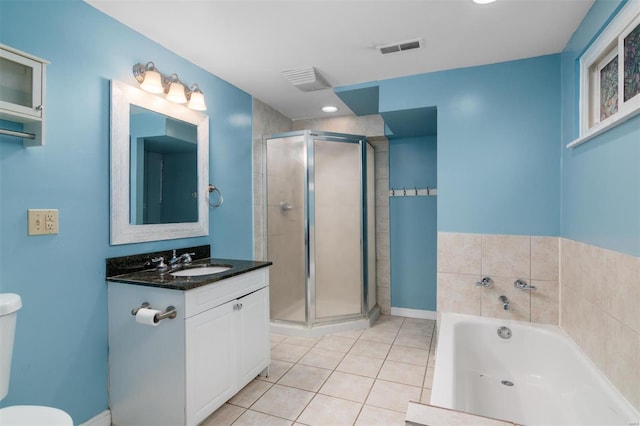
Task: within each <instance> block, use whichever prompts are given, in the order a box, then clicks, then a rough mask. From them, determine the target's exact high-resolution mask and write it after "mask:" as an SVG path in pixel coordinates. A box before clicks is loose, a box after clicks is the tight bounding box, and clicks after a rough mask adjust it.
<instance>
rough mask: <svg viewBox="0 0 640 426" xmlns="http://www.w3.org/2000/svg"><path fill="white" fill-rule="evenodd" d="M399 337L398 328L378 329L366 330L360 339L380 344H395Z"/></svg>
mask: <svg viewBox="0 0 640 426" xmlns="http://www.w3.org/2000/svg"><path fill="white" fill-rule="evenodd" d="M397 335H398V329H396V328H383V327H378V328H370V329H368V330H365V331H364V333H362V336H360V339H361V340H370V341H372V342H380V343H393V341H394V340H395V338H396V336H397Z"/></svg>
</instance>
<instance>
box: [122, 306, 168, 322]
mask: <svg viewBox="0 0 640 426" xmlns="http://www.w3.org/2000/svg"><path fill="white" fill-rule="evenodd" d="M142 308H149V309H151V304H150V303H149V302H144V303H143V304H142V305H140V306H139V307H137V308H133V309H132V310H131V315H133V316H136V314H137V313H138V311H139V310H140V309H142ZM176 316H177V312H176V307H175V306H167V309H165V310H164V311H163V312H160V313H159V314H156V315H155V316H154V317H153V321H154V322H160V321H162V320H163V319H167V318H169V319H174V318H175V317H176Z"/></svg>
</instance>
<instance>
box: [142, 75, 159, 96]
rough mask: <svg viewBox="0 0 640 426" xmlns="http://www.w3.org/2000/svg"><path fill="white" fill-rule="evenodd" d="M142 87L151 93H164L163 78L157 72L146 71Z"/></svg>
mask: <svg viewBox="0 0 640 426" xmlns="http://www.w3.org/2000/svg"><path fill="white" fill-rule="evenodd" d="M140 87H141V88H142V89H144V90H146V91H147V92H150V93H162V92H164V89H163V88H162V76H160V73H159V72H158V71H155V70H146V71H145V72H144V80H142V83H140Z"/></svg>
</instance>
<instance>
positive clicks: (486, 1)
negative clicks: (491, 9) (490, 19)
mask: <svg viewBox="0 0 640 426" xmlns="http://www.w3.org/2000/svg"><path fill="white" fill-rule="evenodd" d="M494 1H496V0H473V2H474V3H475V4H489V3H493V2H494Z"/></svg>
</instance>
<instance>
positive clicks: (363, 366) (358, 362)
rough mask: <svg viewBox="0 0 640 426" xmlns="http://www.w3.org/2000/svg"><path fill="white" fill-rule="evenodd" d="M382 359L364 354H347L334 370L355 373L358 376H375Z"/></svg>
mask: <svg viewBox="0 0 640 426" xmlns="http://www.w3.org/2000/svg"><path fill="white" fill-rule="evenodd" d="M383 362H384V360H382V359H380V358H371V357H368V356H364V355H356V354H352V353H349V354H347V355H346V356H345V357H344V359H343V360H342V362H340V364H339V365H338V367H337V368H336V371H340V372H343V373H350V374H356V375H358V376H366V377H373V378H375V377H377V376H378V372H379V371H380V367H382V363H383Z"/></svg>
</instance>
